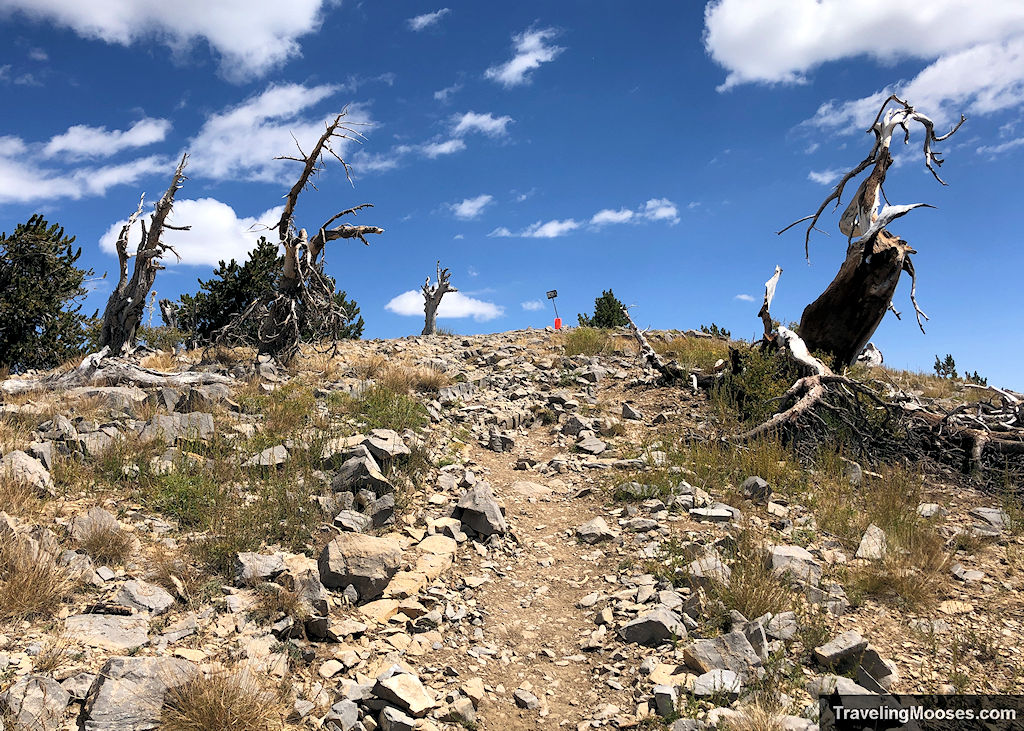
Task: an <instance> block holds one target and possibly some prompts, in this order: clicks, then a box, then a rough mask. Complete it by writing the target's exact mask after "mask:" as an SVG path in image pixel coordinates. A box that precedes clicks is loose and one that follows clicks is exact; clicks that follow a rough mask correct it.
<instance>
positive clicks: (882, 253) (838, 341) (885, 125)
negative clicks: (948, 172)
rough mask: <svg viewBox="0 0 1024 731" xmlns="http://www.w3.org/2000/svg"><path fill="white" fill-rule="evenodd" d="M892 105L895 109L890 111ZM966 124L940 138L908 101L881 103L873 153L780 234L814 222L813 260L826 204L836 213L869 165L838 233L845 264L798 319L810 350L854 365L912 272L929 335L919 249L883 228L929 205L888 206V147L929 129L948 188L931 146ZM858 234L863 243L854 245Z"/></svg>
mask: <svg viewBox="0 0 1024 731" xmlns="http://www.w3.org/2000/svg"><path fill="white" fill-rule="evenodd" d="M890 104H893V105H894V106H893V107H891V108H890V106H889V105H890ZM965 119H966V117H963V116H961V117H960V121H959V122H958V123H957V124H956V126H954V127H953V128H952V129H951V130H950V131H949V132H947V133H946V134H944V135H936V134H935V124H934V123H933V122H932V120H931V119H929V118H928V117H926V116H925V115H923V114H921V113H920V112H918V111H917V110H915V109H914V107H912V106H911V105H910V104H909V103H908V102H905V101H903V100H902V99H899V98H898V97H896V96H895V95H893V96H890V97H889V98H888V99H886V100H885V102H884V103H883V104H882V107H881V109H879V111H878V115H877V116H876V117H875V121H874V123H873V124H872V125H871V128H870V129H869V130H868V132H869V133H872V134H873V135H874V137H875V142H874V145H873V146H872V148H871V152H870V153H869V154H868V156H867V157H865V158H864V159H863V160H862V161H861V162H860V164H859V165H857V166H856V167H855V168H853V169H852V170H850V171H849V172H848V173H846V174H845V175H844V176H843V177H842V178H841V179H840V180H839V182H838V183H837V184H836V186H835V188H834V189H833V191H832V193H831V194H830V195H829V196H828V197H827V198H825V200H824V201H823V202H822V203H821V205H820V206H819V207H818V210H817V211H815V212H814V214H812V215H810V216H805V217H804V218H801V219H799V220H797V221H794V222H793V223H791V224H789V226H786V228H784V229H782V231H779V232H778V233H780V234H781V233H783V232H784V231H787V230H789V229H790V228H792V227H793V226H796V225H797V224H799V223H802V222H804V221H810V223H809V224H808V226H807V232H806V235H805V237H804V253H805V255H806V256H807V257H808V260H809V259H810V254H809V246H810V238H811V232H812V231H814V230H815V227H816V224H817V223H818V219H819V218H820V217H821V215H822V213H823V212H824V211H825V209H826V208H827V207H828V204H829V203H832V202H833V201H834V202H835V208H838V207H839V204H840V201H841V199H842V195H843V190H844V189H845V187H846V185H847V183H849V182H850V181H851V180H853V179H854V178H856V177H857V176H858V175H860V174H861V173H862V172H864V171H865V170H867V169H868V168H871V172H870V173H869V174H868V176H867V177H866V178H865V179H864V180H863V182H861V184H860V186H859V187H858V188H857V192H856V193H855V194H854V196H853V199H852V200H851V201H850V203H849V205H848V206H847V207H846V210H845V211H844V212H843V214H842V216H840V219H839V230H840V231H841V232H842V233H843V234H844V235H845V236H846V237H847V249H846V260H845V261H844V262H843V265H842V266H841V267H840V269H839V273H838V274H837V275H836V277H835V279H833V280H832V283H831V284H829V286H828V287H827V288H826V289H825V291H824V292H823V293H822V294H821V296H819V297H818V299H816V300H815V301H814V302H812V303H811V304H809V305H808V306H807V308H806V309H805V310H804V312H803V315H802V317H801V319H800V335H801V337H802V338H803V340H804V342H805V343H806V344H807V347H808V348H809V349H810V350H812V351H823V352H826V353H829V354H830V355H831V356H832V357H833V358H834V363H833V365H834V366H835V367H837V368H839V367H842V366H847V365H852V364H853V363H854V361H855V360H856V359H857V356H858V355H859V354H860V352H861V351H862V350H863V349H864V346H865V345H866V344H867V342H868V341H869V340H870V339H871V336H872V335H873V334H874V332H875V330H876V329H877V328H878V325H879V324H880V323H881V321H882V317H883V316H884V315H885V313H886V311H887V310H890V309H892V310H893V312H894V313H896V315H897V317H898V316H899V313H897V312H896V310H895V309H894V308H893V306H892V297H893V294H894V293H895V291H896V285H897V284H898V283H899V279H900V275H901V274H902V273H903V272H906V273H907V274H909V275H910V278H911V289H910V299H911V303H912V304H913V306H914V312H915V313H916V314H917V323H918V326H919V327H920V328H921V331H922V332H924V326H923V324H922V322H921V319H922V318H924V319H928V318H927V316H926V315H925V314H924V312H922V311H921V308H920V307H918V305H917V297H916V295H917V277H916V273H915V271H914V264H913V262H912V261H911V259H910V255H911V254H916V253H917V252H916V251H914V249H912V248H911V247H910V245H909V244H908V243H907V242H906V241H904V240H903V239H901V238H899V237H897V236H895V235H893V234H891V233H890V232H889V231H887V230H886V228H885V227H886V226H887V225H888V224H889V223H891V222H892V221H893V220H895V219H897V218H899V217H900V216H903V215H905V214H906V213H908V212H909V211H911V210H913V209H915V208H920V207H931V206H928V205H927V204H925V203H915V204H911V205H898V206H893V205H888V199H886V198H885V192H884V190H883V187H882V186H883V184H884V183H885V176H886V172H887V171H888V169H889V166H890V165H892V156H891V154H890V146H891V144H892V138H893V135H894V134H895V133H896V131H897V130H900V129H902V130H903V132H904V144H906V143H907V142H909V141H910V125H911V124H912V123H914V122H917V123H919V124H920V125H921V126H922V127H923V128H924V133H925V137H924V161H925V166H927V168H928V170H929V171H931V173H932V175H934V176H935V179H936V180H937V181H938V182H940V183H942V185H946V183H945V181H943V180H942V178H940V177H939V175H938V172H937V171H936V169H935V168H936V167H937V166H941V165H942V162H943V160H942V158H941V157H940V156H939V154H938V153H937V152H935V151H934V150H933V149H932V144H933V143H935V142H941V141H943V140H945V139H948V138H949V137H950V136H951V135H952V134H953V133H954V132H956V131H957V130H958V129H960V125H962V124H963V123H964V121H965ZM882 200H885V201H886V205H885V206H884V207H882V208H881V210H879V206H880V205H881V201H882ZM854 237H858V238H857V239H856V240H854Z"/></svg>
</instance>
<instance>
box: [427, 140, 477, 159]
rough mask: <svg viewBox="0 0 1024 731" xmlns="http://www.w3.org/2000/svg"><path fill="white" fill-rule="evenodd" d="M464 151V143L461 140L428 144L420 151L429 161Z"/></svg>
mask: <svg viewBox="0 0 1024 731" xmlns="http://www.w3.org/2000/svg"><path fill="white" fill-rule="evenodd" d="M465 149H466V143H465V142H463V141H462V140H459V139H455V140H445V141H444V142H428V143H427V144H425V145H423V146H422V147H421V148H420V150H421V151H422V152H423V154H424V155H426V156H427V157H429V158H430V159H431V160H433V159H435V158H438V157H441V156H443V155H452V154H454V153H456V152H461V151H462V150H465Z"/></svg>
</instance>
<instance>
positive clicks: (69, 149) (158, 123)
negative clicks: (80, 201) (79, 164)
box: [43, 117, 171, 160]
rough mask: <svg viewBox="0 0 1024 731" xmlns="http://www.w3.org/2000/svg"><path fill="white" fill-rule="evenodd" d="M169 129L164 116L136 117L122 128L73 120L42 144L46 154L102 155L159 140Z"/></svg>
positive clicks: (65, 155)
mask: <svg viewBox="0 0 1024 731" xmlns="http://www.w3.org/2000/svg"><path fill="white" fill-rule="evenodd" d="M170 129H171V123H170V122H169V121H167V120H166V119H150V118H148V117H147V118H146V119H140V120H139V121H138V122H136V123H135V124H133V125H132V126H131V127H129V128H128V129H126V130H118V129H115V130H108V129H107V128H106V127H90V126H88V125H84V124H76V125H74V126H73V127H69V128H68V130H67V132H63V133H61V134H59V135H55V136H54V137H51V138H50V141H49V142H47V143H46V147H44V148H43V154H44V155H45V156H46V157H67V158H70V159H73V160H77V159H81V158H86V157H106V156H109V155H114V154H116V153H118V152H121V151H122V150H127V149H131V148H133V147H145V146H147V145H151V144H153V143H155V142H161V141H163V139H164V138H165V137H167V133H168V132H169V131H170Z"/></svg>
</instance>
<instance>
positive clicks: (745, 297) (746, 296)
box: [733, 294, 757, 302]
mask: <svg viewBox="0 0 1024 731" xmlns="http://www.w3.org/2000/svg"><path fill="white" fill-rule="evenodd" d="M733 299H734V300H740V301H742V302H756V301H757V300H755V299H754V298H753V297H751V296H750V295H749V294H738V295H736V296H735V297H733Z"/></svg>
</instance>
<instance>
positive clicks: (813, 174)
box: [807, 169, 843, 185]
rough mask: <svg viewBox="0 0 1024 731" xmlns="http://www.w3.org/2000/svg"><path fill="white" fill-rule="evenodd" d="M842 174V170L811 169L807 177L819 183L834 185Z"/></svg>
mask: <svg viewBox="0 0 1024 731" xmlns="http://www.w3.org/2000/svg"><path fill="white" fill-rule="evenodd" d="M842 174H843V171H842V170H831V169H830V170H811V171H810V172H809V173H807V179H808V180H810V181H811V182H813V183H817V184H818V185H832V183H834V182H836V181H837V180H839V176H841V175H842Z"/></svg>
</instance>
